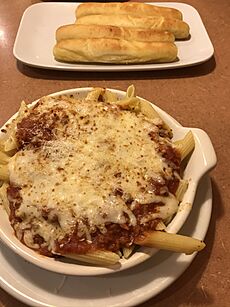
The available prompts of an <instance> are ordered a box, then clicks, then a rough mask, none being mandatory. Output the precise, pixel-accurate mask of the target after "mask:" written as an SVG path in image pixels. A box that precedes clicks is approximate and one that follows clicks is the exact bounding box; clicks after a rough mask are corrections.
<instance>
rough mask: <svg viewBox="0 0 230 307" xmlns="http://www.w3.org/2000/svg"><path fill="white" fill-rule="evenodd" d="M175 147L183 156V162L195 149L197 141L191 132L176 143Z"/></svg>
mask: <svg viewBox="0 0 230 307" xmlns="http://www.w3.org/2000/svg"><path fill="white" fill-rule="evenodd" d="M174 145H175V147H176V149H177V150H178V151H179V153H180V154H181V160H184V158H186V157H187V156H188V155H189V154H190V153H191V152H192V150H193V149H194V147H195V140H194V137H193V134H192V132H191V131H189V132H188V133H187V134H186V135H185V137H184V138H183V139H182V140H178V141H176V142H174Z"/></svg>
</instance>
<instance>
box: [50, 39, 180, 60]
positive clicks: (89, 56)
mask: <svg viewBox="0 0 230 307" xmlns="http://www.w3.org/2000/svg"><path fill="white" fill-rule="evenodd" d="M53 53H54V57H55V58H56V60H59V61H66V62H99V63H114V64H129V63H145V62H155V63H156V62H157V63H162V62H172V61H174V60H175V59H176V58H177V47H176V45H175V44H174V43H170V42H163V43H162V42H137V41H132V42H130V41H127V40H122V39H119V40H118V39H107V38H90V39H69V40H62V41H60V42H59V43H57V44H56V46H55V47H54V50H53Z"/></svg>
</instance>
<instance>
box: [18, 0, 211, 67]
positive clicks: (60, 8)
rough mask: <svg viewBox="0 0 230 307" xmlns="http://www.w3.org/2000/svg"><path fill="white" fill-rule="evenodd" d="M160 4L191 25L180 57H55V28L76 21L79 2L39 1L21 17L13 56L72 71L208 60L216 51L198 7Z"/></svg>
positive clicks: (192, 63) (179, 44) (190, 62)
mask: <svg viewBox="0 0 230 307" xmlns="http://www.w3.org/2000/svg"><path fill="white" fill-rule="evenodd" d="M154 4H155V5H158V6H166V7H172V8H176V9H178V10H180V11H181V12H182V13H183V19H184V21H186V22H187V23H188V24H189V26H190V34H191V38H190V39H189V40H187V41H178V42H176V45H177V46H178V58H179V61H177V62H173V63H165V64H135V65H134V64H127V65H110V64H67V63H60V62H57V61H55V59H54V57H53V46H54V45H55V31H56V29H57V28H58V27H59V26H61V25H64V24H70V23H74V22H75V9H76V7H77V5H79V3H64V2H63V3H62V2H59V3H51V2H48V3H37V4H34V5H31V6H30V7H28V8H27V9H26V10H25V12H24V14H23V16H22V19H21V23H20V25H19V29H18V33H17V36H16V40H15V43H14V49H13V53H14V56H15V57H16V58H17V59H18V60H19V61H21V62H23V63H25V64H27V65H30V66H36V67H41V68H47V69H57V70H73V71H132V70H159V69H169V68H179V67H184V66H191V65H196V64H200V63H203V62H205V61H207V60H208V59H209V58H210V57H211V56H212V55H213V53H214V49H213V46H212V43H211V41H210V39H209V36H208V34H207V32H206V29H205V27H204V24H203V22H202V20H201V17H200V15H199V13H198V12H197V10H196V9H194V8H193V7H192V6H190V5H188V4H184V3H176V2H164V3H160V2H154Z"/></svg>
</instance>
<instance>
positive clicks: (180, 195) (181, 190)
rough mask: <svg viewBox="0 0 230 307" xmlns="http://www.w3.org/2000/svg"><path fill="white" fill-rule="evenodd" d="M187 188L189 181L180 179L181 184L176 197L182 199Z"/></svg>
mask: <svg viewBox="0 0 230 307" xmlns="http://www.w3.org/2000/svg"><path fill="white" fill-rule="evenodd" d="M187 188H188V181H187V180H180V182H179V186H178V188H177V191H176V198H177V199H178V200H179V201H182V199H183V196H184V193H185V192H186V190H187Z"/></svg>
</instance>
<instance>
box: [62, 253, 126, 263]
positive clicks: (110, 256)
mask: <svg viewBox="0 0 230 307" xmlns="http://www.w3.org/2000/svg"><path fill="white" fill-rule="evenodd" d="M63 256H65V257H67V258H71V259H75V260H79V261H83V262H86V263H91V264H96V265H103V266H109V265H113V264H116V263H118V262H119V260H120V256H119V255H117V254H116V253H113V252H109V251H101V250H98V251H95V252H92V253H87V254H65V255H63Z"/></svg>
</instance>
